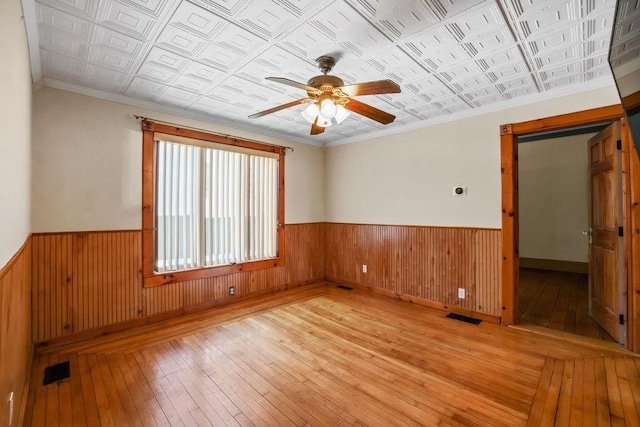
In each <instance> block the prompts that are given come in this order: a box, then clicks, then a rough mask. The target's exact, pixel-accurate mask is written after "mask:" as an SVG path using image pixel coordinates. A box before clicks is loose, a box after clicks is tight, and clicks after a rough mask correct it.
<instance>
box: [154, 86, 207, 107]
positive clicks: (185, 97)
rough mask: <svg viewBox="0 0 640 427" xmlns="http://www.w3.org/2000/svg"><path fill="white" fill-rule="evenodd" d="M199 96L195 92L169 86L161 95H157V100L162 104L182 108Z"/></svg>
mask: <svg viewBox="0 0 640 427" xmlns="http://www.w3.org/2000/svg"><path fill="white" fill-rule="evenodd" d="M199 96H200V95H198V94H197V93H193V92H189V91H187V90H183V89H178V88H175V87H169V88H167V90H166V91H164V93H163V94H162V95H160V96H158V98H157V100H158V102H161V103H163V104H168V105H173V106H176V107H180V108H184V107H187V106H189V105H191V104H193V103H194V101H195V100H196V99H198V97H199Z"/></svg>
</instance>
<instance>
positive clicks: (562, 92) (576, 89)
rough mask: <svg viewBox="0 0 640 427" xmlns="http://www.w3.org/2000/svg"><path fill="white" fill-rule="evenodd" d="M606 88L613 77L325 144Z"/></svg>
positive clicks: (427, 125)
mask: <svg viewBox="0 0 640 427" xmlns="http://www.w3.org/2000/svg"><path fill="white" fill-rule="evenodd" d="M605 87H613V88H615V83H614V81H613V77H612V76H611V75H610V76H609V77H603V78H600V79H597V80H592V81H590V82H586V83H580V84H575V85H571V86H569V87H565V88H562V89H556V90H553V91H549V92H543V93H537V94H534V95H529V96H526V97H522V98H514V99H511V100H508V101H504V102H500V103H496V104H491V105H490V106H486V107H480V108H476V109H472V110H467V111H461V112H459V113H455V114H449V115H445V116H439V117H435V118H433V119H429V120H424V121H421V122H416V123H410V124H407V125H403V126H398V127H393V128H389V129H384V130H380V131H376V132H371V133H367V134H365V135H358V136H354V137H351V138H345V139H341V140H338V141H331V142H327V143H325V144H324V146H325V147H327V148H328V147H336V146H338V145H345V144H352V143H354V142H360V141H366V140H370V139H374V138H380V137H383V136H389V135H394V134H397V133H402V132H409V131H412V130H416V129H422V128H426V127H430V126H435V125H439V124H443V123H450V122H455V121H457V120H462V119H468V118H470V117H475V116H481V115H484V114H488V113H494V112H496V111H502V110H506V109H510V108H516V107H522V106H524V105H529V104H534V103H537V102H541V101H549V100H552V99H556V98H562V97H565V96H569V95H576V94H579V93H582V92H588V91H590V90H595V89H602V88H605Z"/></svg>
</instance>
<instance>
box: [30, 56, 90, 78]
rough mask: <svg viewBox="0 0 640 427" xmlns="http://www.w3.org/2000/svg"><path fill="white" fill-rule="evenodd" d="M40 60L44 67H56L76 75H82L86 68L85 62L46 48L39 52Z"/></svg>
mask: <svg viewBox="0 0 640 427" xmlns="http://www.w3.org/2000/svg"><path fill="white" fill-rule="evenodd" d="M41 55H42V62H43V64H44V65H45V67H46V69H49V70H51V69H56V70H60V71H64V72H67V73H70V74H75V75H78V76H84V75H85V73H86V70H87V63H86V62H84V61H80V60H77V59H74V58H71V57H69V56H65V55H60V54H57V53H54V52H51V51H48V50H43V51H42V52H41Z"/></svg>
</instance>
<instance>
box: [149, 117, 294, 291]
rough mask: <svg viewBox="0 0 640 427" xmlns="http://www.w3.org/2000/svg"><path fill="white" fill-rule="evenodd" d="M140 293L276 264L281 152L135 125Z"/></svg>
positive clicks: (157, 126) (280, 229)
mask: <svg viewBox="0 0 640 427" xmlns="http://www.w3.org/2000/svg"><path fill="white" fill-rule="evenodd" d="M143 146H144V148H143V168H144V170H143V199H144V200H143V276H144V283H145V286H154V285H161V284H165V283H171V282H175V281H178V280H190V279H195V278H201V277H209V276H215V275H220V274H228V273H233V272H237V271H245V270H252V269H259V268H268V267H272V266H277V265H283V257H282V254H283V253H284V252H283V244H284V228H283V226H282V224H283V222H284V209H283V206H284V200H283V199H284V176H283V174H284V148H283V147H277V146H271V145H267V144H261V143H256V142H251V141H242V140H237V139H231V138H228V137H224V136H220V135H213V134H207V133H204V132H199V131H194V130H189V129H181V128H175V127H170V126H167V125H162V124H158V123H153V122H149V121H144V122H143Z"/></svg>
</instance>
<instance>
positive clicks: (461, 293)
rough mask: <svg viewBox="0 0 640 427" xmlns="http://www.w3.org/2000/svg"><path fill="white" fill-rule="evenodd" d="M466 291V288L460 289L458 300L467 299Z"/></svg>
mask: <svg viewBox="0 0 640 427" xmlns="http://www.w3.org/2000/svg"><path fill="white" fill-rule="evenodd" d="M465 293H466V292H465V290H464V288H458V298H460V299H464V298H465Z"/></svg>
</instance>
